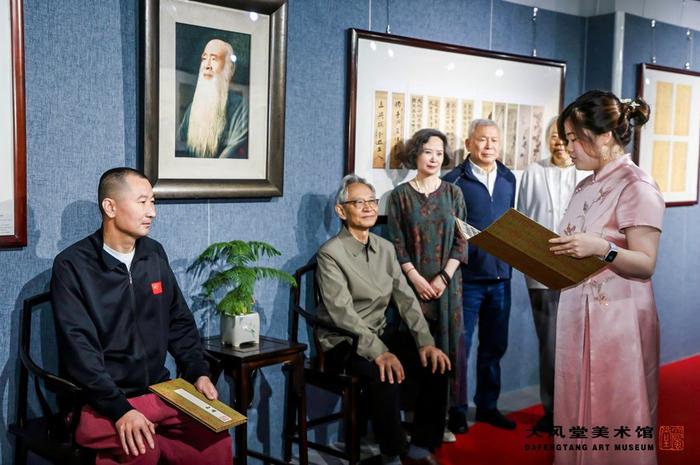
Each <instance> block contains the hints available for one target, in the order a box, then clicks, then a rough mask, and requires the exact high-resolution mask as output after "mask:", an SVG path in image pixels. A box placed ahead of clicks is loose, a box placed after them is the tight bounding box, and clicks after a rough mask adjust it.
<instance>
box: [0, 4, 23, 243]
mask: <svg viewBox="0 0 700 465" xmlns="http://www.w3.org/2000/svg"><path fill="white" fill-rule="evenodd" d="M22 21H23V20H22V0H0V36H1V37H0V114H2V115H4V117H3V118H2V121H0V248H11V247H24V246H26V245H27V143H26V117H25V112H26V111H25V100H24V42H23V36H24V33H23V27H22V24H23V23H22Z"/></svg>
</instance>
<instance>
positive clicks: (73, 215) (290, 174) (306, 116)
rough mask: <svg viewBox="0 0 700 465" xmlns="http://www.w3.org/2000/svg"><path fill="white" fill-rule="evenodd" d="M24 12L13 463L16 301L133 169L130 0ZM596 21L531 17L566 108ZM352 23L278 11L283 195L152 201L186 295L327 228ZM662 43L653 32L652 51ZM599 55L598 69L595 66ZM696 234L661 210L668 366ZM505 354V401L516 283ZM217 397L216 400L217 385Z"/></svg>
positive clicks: (133, 9)
mask: <svg viewBox="0 0 700 465" xmlns="http://www.w3.org/2000/svg"><path fill="white" fill-rule="evenodd" d="M372 5H373V11H372V25H371V28H372V29H373V30H376V31H383V30H384V28H385V27H386V22H387V14H386V3H385V2H384V1H382V0H374V1H372ZM389 6H390V10H389V22H390V24H391V29H392V32H393V33H395V34H398V35H407V36H414V37H419V38H423V39H429V40H436V41H442V42H450V43H456V44H463V45H467V46H472V47H479V48H489V37H491V48H492V49H493V50H496V51H504V52H511V53H520V54H530V52H531V50H532V47H533V44H532V37H533V33H532V22H531V21H530V18H531V9H530V8H526V7H523V6H520V5H515V4H511V3H505V2H502V1H500V0H494V1H493V2H491V1H490V0H474V1H468V2H467V1H464V0H443V1H440V2H435V1H432V0H404V1H401V2H397V1H392V2H390V5H389ZM24 8H25V52H26V91H27V137H28V139H27V140H28V144H27V145H28V160H27V162H28V164H27V173H28V194H29V246H28V247H26V248H24V249H19V250H9V251H8V250H3V251H0V276H1V277H2V279H1V282H2V284H3V285H2V286H0V315H1V316H2V318H3V321H4V322H5V323H4V324H3V325H2V327H1V328H0V367H2V373H1V374H0V383H1V385H0V396H2V398H1V399H0V407H1V408H0V441H1V442H0V447H1V448H2V462H3V463H8V462H9V460H10V458H11V454H12V452H11V448H10V447H9V444H10V443H9V439H8V436H7V432H6V427H7V424H8V423H9V422H11V421H12V420H13V419H14V404H15V399H16V395H17V392H16V369H17V352H16V346H17V329H18V320H19V309H20V306H21V302H22V300H23V299H24V298H26V297H28V296H30V295H33V294H35V293H37V292H40V291H41V290H43V289H45V288H46V285H47V283H48V278H49V272H50V271H49V270H50V266H51V262H52V259H53V257H54V256H55V255H56V254H57V253H58V252H59V251H60V250H61V249H63V248H64V247H66V246H67V245H69V244H71V243H72V242H74V241H76V240H78V239H80V238H81V237H83V236H85V235H86V234H88V233H89V232H91V231H93V230H94V229H96V228H97V227H98V226H99V219H98V212H97V206H96V203H95V200H94V199H95V191H96V183H97V179H98V177H99V175H100V174H101V173H102V172H103V171H104V170H105V169H107V168H110V167H113V166H118V165H129V166H139V164H140V162H139V158H140V155H139V154H138V153H137V150H138V149H137V147H138V143H137V137H138V134H139V129H138V125H139V122H138V121H139V103H138V96H137V88H138V83H139V77H138V67H137V62H138V55H137V50H138V39H137V31H138V21H139V12H138V7H137V2H136V1H135V0H132V1H129V0H122V1H116V0H101V1H93V0H53V1H51V2H47V1H45V0H24ZM491 15H493V16H491ZM491 17H493V22H492V24H491V21H490V18H491ZM627 17H628V20H629V21H630V23H631V22H632V20H630V19H629V18H630V16H629V15H628V16H627ZM605 21H607V20H606V19H605V18H603V19H602V20H601V19H593V20H589V21H588V22H587V21H586V20H585V19H583V18H578V17H575V16H570V15H563V14H557V13H552V12H548V11H542V10H540V13H539V16H538V23H537V43H536V48H537V51H538V56H540V57H544V58H553V59H558V60H564V61H566V62H567V79H566V95H565V101H566V102H569V101H571V100H572V99H573V98H575V97H576V96H577V95H578V94H579V93H580V92H581V91H582V90H584V89H585V88H586V86H584V84H583V82H584V78H585V80H586V83H603V84H596V85H597V86H600V85H604V84H605V83H606V82H608V83H609V76H610V73H609V66H608V65H604V63H609V60H610V56H611V52H608V51H607V50H605V49H601V45H600V44H599V45H597V46H593V45H592V43H591V41H592V40H596V38H600V37H601V36H600V35H599V33H595V34H592V32H591V31H594V30H595V28H596V27H598V28H600V27H601V26H600V24H599V23H600V22H603V23H605ZM587 23H588V25H587ZM351 27H356V28H362V29H366V28H368V1H367V0H290V1H289V36H288V57H287V58H288V60H287V62H288V65H287V108H286V140H285V186H284V188H285V190H284V197H282V198H277V199H273V200H271V201H241V202H236V201H230V202H227V201H211V202H177V203H172V202H171V203H168V202H161V203H159V205H158V220H157V222H156V225H155V227H154V230H153V237H154V238H156V239H157V240H159V241H161V242H162V243H163V245H164V247H165V249H166V250H167V251H168V254H169V256H170V260H171V262H172V265H173V268H174V269H175V271H176V274H177V275H178V278H179V280H180V284H181V287H182V288H183V292H184V293H185V294H186V295H188V296H192V295H194V294H196V293H197V291H198V288H197V283H196V282H194V280H193V279H192V277H191V276H190V275H188V274H187V273H185V271H184V270H185V268H186V267H187V266H188V264H190V263H191V262H192V260H193V258H194V257H195V256H196V255H197V254H198V253H199V252H200V251H201V250H203V249H204V247H205V246H206V245H208V244H209V243H211V242H213V241H221V240H229V239H234V238H237V239H263V240H266V241H268V242H271V243H272V244H274V245H275V246H277V247H278V248H279V249H280V250H281V251H282V252H283V256H282V258H281V259H279V260H274V261H272V262H271V264H273V265H275V266H280V267H282V268H283V269H285V270H287V271H290V272H291V271H293V270H294V269H295V268H297V267H298V266H300V265H302V264H304V263H306V262H307V261H308V260H309V258H310V257H311V256H312V255H313V253H314V252H315V250H316V249H317V248H318V246H319V245H320V244H321V243H322V242H323V241H324V240H326V239H327V238H328V237H329V236H331V235H333V234H334V233H335V232H336V231H337V228H338V223H337V221H336V220H335V218H334V215H333V212H332V208H331V206H330V204H329V196H330V195H331V194H332V192H333V190H334V188H335V186H336V183H337V181H338V180H339V179H340V177H341V176H342V174H343V170H344V164H345V155H344V153H345V114H346V72H347V70H346V62H347V57H346V53H347V52H346V50H347V29H348V28H351ZM587 27H588V33H586V29H587ZM603 29H604V28H603ZM629 30H630V29H629V28H628V33H629ZM664 31H665V30H664ZM602 33H605V34H608V35H607V36H606V37H608V38H609V39H605V40H603V41H602V42H604V43H608V42H610V47H611V46H612V43H611V37H612V35H611V34H610V31H606V30H603V31H602V32H600V34H602ZM674 33H675V32H674ZM661 34H662V33H661V30H659V31H657V50H659V51H658V52H657V54H658V55H661V52H660V43H661V42H662V41H661V40H659V36H661ZM664 34H665V32H664ZM592 36H593V37H592ZM630 40H632V39H630ZM630 40H627V41H626V43H625V50H626V51H629V53H630V55H629V56H635V57H636V55H632V53H641V52H640V51H634V50H633V47H634V41H632V43H630V44H629V47H628V43H629V42H630ZM674 43H675V42H673V43H669V44H668V47H669V48H673V47H674V45H673V44H674ZM664 46H666V45H664ZM598 53H600V57H599V56H598ZM586 55H587V58H586ZM601 57H602V58H601ZM626 58H627V57H626ZM595 60H599V61H600V63H601V66H594V63H595ZM640 60H642V61H644V60H646V57H645V56H639V57H638V58H634V59H633V61H631V62H629V63H626V65H625V86H627V84H628V81H629V79H628V78H629V76H630V75H631V74H632V73H633V70H632V69H631V68H632V64H631V63H636V62H638V61H640ZM606 66H608V69H607V70H605V69H604V68H605V67H606ZM606 79H607V81H606ZM632 82H633V81H632ZM627 94H629V92H627V87H626V95H627ZM699 223H700V222H699V221H698V208H697V207H691V208H681V209H671V210H669V213H668V215H667V220H666V233H665V235H664V236H662V237H663V241H662V250H661V254H660V256H661V257H660V261H659V270H658V273H657V277H656V282H657V285H656V291H657V297H658V303H659V308H660V313H661V317H662V324H663V328H664V334H663V336H664V338H663V342H662V344H663V345H662V349H663V354H664V360H672V359H675V358H679V357H682V356H685V355H689V354H693V353H696V352H698V351H699V349H698V342H697V341H696V339H697V338H695V339H691V337H690V335H691V334H697V333H698V331H697V329H698V325H697V323H695V320H694V319H693V318H691V315H690V311H691V303H692V302H697V301H698V300H699V299H698V292H699V291H698V289H697V286H695V289H691V287H692V286H689V285H687V284H689V283H690V280H691V279H692V269H693V268H692V263H693V262H694V261H697V259H698V258H699V257H700V250H698V245H697V244H696V243H694V242H692V241H690V240H689V239H688V238H690V237H693V236H692V232H693V231H697V229H698V224H699ZM183 238H187V240H183ZM672 264H673V265H674V266H673V267H672ZM675 277H678V278H675ZM674 278H675V279H674ZM257 299H258V303H259V310H260V312H261V317H262V331H263V334H267V335H272V336H277V337H285V336H286V334H287V313H288V304H289V295H288V290H287V289H286V288H284V287H282V286H278V285H276V284H267V283H263V284H262V285H260V286H259V289H258V292H257ZM195 315H196V318H197V321H198V323H199V324H200V328H201V330H202V332H203V333H204V334H205V335H212V334H216V332H217V327H218V323H217V322H216V321H215V319H214V318H211V317H210V316H209V315H207V314H205V312H204V311H203V310H201V309H197V310H195ZM510 346H511V350H510V351H509V352H508V354H507V355H506V358H505V359H504V362H503V373H504V379H503V384H504V390H512V389H517V388H520V387H523V386H528V385H532V384H534V383H536V382H537V365H536V360H537V357H536V339H535V335H534V329H533V326H532V322H531V317H530V311H529V304H528V301H527V294H526V289H525V284H524V281H523V279H522V275H520V274H519V273H516V275H515V277H514V279H513V311H512V317H511V336H510ZM472 366H473V363H472ZM471 379H474V378H473V376H472V378H471ZM258 381H259V382H258V387H259V389H260V390H259V391H258V397H257V398H256V405H255V407H256V408H255V409H253V410H251V411H250V412H249V413H250V420H251V425H250V429H249V431H250V437H251V445H255V446H258V447H260V444H261V442H265V443H266V444H267V446H266V448H269V447H270V446H269V444H270V443H271V442H272V443H274V444H275V446H272V451H273V452H278V451H279V448H278V446H277V445H276V444H278V443H279V441H278V440H277V438H279V435H280V433H281V424H282V422H281V418H282V402H283V394H282V393H283V384H282V377H281V375H279V374H278V371H277V370H267V371H264V372H263V374H262V376H259V379H258ZM472 384H473V383H472ZM221 387H222V388H223V389H224V392H226V386H224V385H221ZM258 414H260V418H261V421H257V418H258ZM268 414H269V418H270V421H269V422H268V421H267V420H266V419H265V418H267V417H268ZM270 438H272V439H270Z"/></svg>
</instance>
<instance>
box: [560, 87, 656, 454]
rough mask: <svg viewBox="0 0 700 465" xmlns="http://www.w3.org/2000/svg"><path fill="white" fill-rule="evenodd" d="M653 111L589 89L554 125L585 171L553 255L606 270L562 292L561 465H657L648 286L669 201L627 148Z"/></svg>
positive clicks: (652, 331)
mask: <svg viewBox="0 0 700 465" xmlns="http://www.w3.org/2000/svg"><path fill="white" fill-rule="evenodd" d="M648 115H649V106H648V105H647V104H646V103H645V102H644V101H643V100H641V99H639V100H636V101H620V100H619V99H618V98H617V97H616V96H615V95H613V94H611V93H609V92H602V91H591V92H587V93H585V94H583V95H582V96H580V97H579V98H578V99H577V100H576V101H575V102H573V103H572V104H571V105H569V106H568V107H567V108H566V109H565V110H564V112H563V113H562V114H561V116H560V117H559V120H558V130H559V134H560V137H561V138H562V139H565V140H566V144H567V150H568V151H569V153H571V158H572V159H573V161H574V163H575V164H576V168H577V169H579V170H592V171H593V172H594V173H593V174H592V175H591V176H589V177H587V178H586V179H584V180H583V181H581V183H579V185H578V186H577V187H576V189H575V191H574V195H573V197H572V198H571V201H570V203H569V207H568V209H567V211H566V213H565V215H564V218H563V219H562V223H561V225H560V230H561V231H562V232H563V234H562V237H560V238H557V239H552V240H551V241H550V242H551V243H552V247H551V250H552V251H553V252H554V253H556V254H564V255H570V256H572V257H576V258H584V257H590V256H598V257H600V258H601V259H603V260H605V261H606V262H608V266H607V267H606V268H605V269H603V270H602V271H601V272H599V273H597V274H595V275H593V276H591V277H590V278H588V279H586V280H585V281H583V282H582V283H580V284H579V285H578V286H575V287H571V288H569V289H566V290H564V291H563V292H562V294H561V299H560V301H559V309H558V321H557V342H556V362H555V367H556V368H555V377H554V378H555V381H554V383H555V388H554V425H555V431H554V433H555V436H554V442H555V454H554V463H555V464H556V465H581V464H595V465H606V464H632V463H633V464H635V465H647V464H652V465H653V464H656V452H655V442H656V441H655V439H656V416H657V392H658V374H659V323H658V318H657V315H656V305H655V303H654V294H653V292H652V287H651V280H650V278H651V275H652V274H653V272H654V267H655V266H656V254H657V250H658V245H659V236H660V235H661V226H662V222H663V214H664V208H665V205H664V200H663V198H662V196H661V194H660V192H659V188H658V187H657V185H656V183H655V182H654V180H653V179H652V178H651V176H649V175H648V174H646V173H645V172H644V171H642V170H641V169H639V168H638V167H637V166H636V165H635V164H634V163H633V162H632V161H631V160H630V156H629V155H625V154H624V147H625V146H626V145H627V144H628V143H629V141H630V138H631V137H632V134H633V132H634V131H633V129H634V126H641V125H642V124H644V123H645V122H646V121H647V119H648Z"/></svg>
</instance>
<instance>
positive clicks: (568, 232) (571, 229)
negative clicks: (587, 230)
mask: <svg viewBox="0 0 700 465" xmlns="http://www.w3.org/2000/svg"><path fill="white" fill-rule="evenodd" d="M575 232H576V226H574V225H573V224H571V223H568V224H567V225H566V228H564V235H566V236H571V235H572V234H573V233H575Z"/></svg>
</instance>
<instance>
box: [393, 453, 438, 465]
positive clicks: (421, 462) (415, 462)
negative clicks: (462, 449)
mask: <svg viewBox="0 0 700 465" xmlns="http://www.w3.org/2000/svg"><path fill="white" fill-rule="evenodd" d="M401 463H402V464H403V465H442V464H441V463H440V462H438V459H436V458H435V456H434V455H433V454H428V455H427V456H425V457H423V458H422V459H412V458H410V457H404V458H402V459H401Z"/></svg>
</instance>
